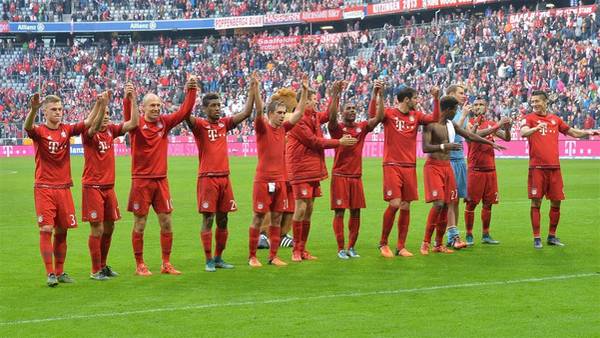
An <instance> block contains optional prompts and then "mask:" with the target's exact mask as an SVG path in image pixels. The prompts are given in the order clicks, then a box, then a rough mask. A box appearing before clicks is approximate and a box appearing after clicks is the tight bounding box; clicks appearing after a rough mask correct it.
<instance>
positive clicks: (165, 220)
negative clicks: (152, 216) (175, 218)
mask: <svg viewBox="0 0 600 338" xmlns="http://www.w3.org/2000/svg"><path fill="white" fill-rule="evenodd" d="M158 223H160V229H161V230H162V231H163V232H171V231H172V229H173V225H172V223H171V215H170V214H164V215H159V216H158Z"/></svg>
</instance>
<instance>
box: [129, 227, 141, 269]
mask: <svg viewBox="0 0 600 338" xmlns="http://www.w3.org/2000/svg"><path fill="white" fill-rule="evenodd" d="M131 245H132V246H133V254H134V256H135V263H136V264H144V233H143V232H137V231H135V230H133V232H132V233H131Z"/></svg>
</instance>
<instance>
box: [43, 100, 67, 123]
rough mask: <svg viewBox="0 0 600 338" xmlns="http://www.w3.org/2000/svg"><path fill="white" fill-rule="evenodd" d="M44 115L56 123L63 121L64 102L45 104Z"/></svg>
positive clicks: (47, 119)
mask: <svg viewBox="0 0 600 338" xmlns="http://www.w3.org/2000/svg"><path fill="white" fill-rule="evenodd" d="M44 116H45V117H46V121H49V122H50V123H53V124H56V123H60V122H61V121H62V117H63V105H62V102H50V103H46V104H45V105H44Z"/></svg>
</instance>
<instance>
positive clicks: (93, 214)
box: [90, 210, 98, 219]
mask: <svg viewBox="0 0 600 338" xmlns="http://www.w3.org/2000/svg"><path fill="white" fill-rule="evenodd" d="M90 217H92V218H93V219H96V218H97V217H98V213H97V212H96V211H95V210H94V211H92V212H90Z"/></svg>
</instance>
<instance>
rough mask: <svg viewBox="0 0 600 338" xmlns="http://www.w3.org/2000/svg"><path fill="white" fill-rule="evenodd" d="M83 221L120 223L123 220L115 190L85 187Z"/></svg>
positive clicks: (82, 207)
mask: <svg viewBox="0 0 600 338" xmlns="http://www.w3.org/2000/svg"><path fill="white" fill-rule="evenodd" d="M81 197H82V202H81V213H82V215H81V219H82V220H83V221H84V222H104V221H113V222H114V221H118V220H120V219H121V212H120V211H119V202H118V201H117V195H116V194H115V189H113V188H112V187H109V188H94V187H89V186H87V187H86V186H84V187H83V192H82V194H81Z"/></svg>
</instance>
